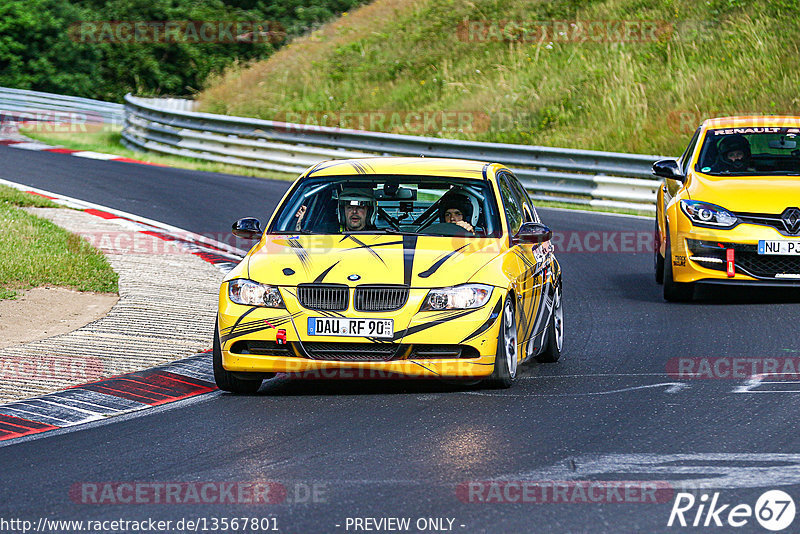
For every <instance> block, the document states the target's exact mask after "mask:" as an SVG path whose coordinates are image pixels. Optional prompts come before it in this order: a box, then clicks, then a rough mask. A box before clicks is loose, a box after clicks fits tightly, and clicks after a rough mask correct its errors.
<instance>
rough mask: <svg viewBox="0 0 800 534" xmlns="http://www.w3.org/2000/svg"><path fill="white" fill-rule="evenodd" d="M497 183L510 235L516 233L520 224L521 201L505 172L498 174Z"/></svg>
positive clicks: (521, 216)
mask: <svg viewBox="0 0 800 534" xmlns="http://www.w3.org/2000/svg"><path fill="white" fill-rule="evenodd" d="M497 185H498V186H499V187H500V197H501V198H502V199H503V207H504V208H505V212H506V219H507V220H508V231H509V232H510V233H511V234H512V235H513V234H516V233H517V232H518V231H519V227H520V226H522V220H523V212H522V201H521V200H520V199H519V198H518V197H517V196H516V194H515V193H514V191H513V188H512V187H511V185H510V184H509V180H508V175H506V174H505V173H503V174H501V175H500V176H499V179H498V181H497Z"/></svg>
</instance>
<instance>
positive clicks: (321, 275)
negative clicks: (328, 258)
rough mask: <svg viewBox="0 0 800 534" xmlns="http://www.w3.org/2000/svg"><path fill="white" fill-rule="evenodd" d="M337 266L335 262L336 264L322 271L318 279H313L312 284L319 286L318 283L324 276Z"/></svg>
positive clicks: (337, 263)
mask: <svg viewBox="0 0 800 534" xmlns="http://www.w3.org/2000/svg"><path fill="white" fill-rule="evenodd" d="M337 265H339V262H338V261H337V262H336V263H334V264H333V265H331V266H330V267H328V268H327V269H325V270H324V271H322V273H321V274H320V275H319V276H318V277H316V278H315V279H314V283H315V284H319V283H320V282H322V280H323V279H324V278H325V276H326V275H327V274H328V273H329V272H331V270H332V269H333V268H334V267H336V266H337Z"/></svg>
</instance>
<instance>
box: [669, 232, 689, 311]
mask: <svg viewBox="0 0 800 534" xmlns="http://www.w3.org/2000/svg"><path fill="white" fill-rule="evenodd" d="M693 296H694V285H693V284H687V283H685V282H676V281H675V279H674V277H673V274H672V243H670V239H669V234H667V250H666V254H665V256H664V300H667V301H669V302H686V301H689V300H692V297H693Z"/></svg>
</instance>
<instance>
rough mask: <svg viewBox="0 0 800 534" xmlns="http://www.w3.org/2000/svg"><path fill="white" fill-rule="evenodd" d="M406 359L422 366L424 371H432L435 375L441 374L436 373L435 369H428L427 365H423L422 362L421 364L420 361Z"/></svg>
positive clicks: (439, 374)
mask: <svg viewBox="0 0 800 534" xmlns="http://www.w3.org/2000/svg"><path fill="white" fill-rule="evenodd" d="M408 361H410V362H411V363H413V364H414V365H419V366H420V367H422V368H423V369H425V370H426V371H429V372H431V373H433V374H435V375H438V376H442V375H441V373H437V372H436V371H434V370H433V369H429V368H428V367H425V366H424V365H422V364H421V363H419V362H418V361H415V360H408Z"/></svg>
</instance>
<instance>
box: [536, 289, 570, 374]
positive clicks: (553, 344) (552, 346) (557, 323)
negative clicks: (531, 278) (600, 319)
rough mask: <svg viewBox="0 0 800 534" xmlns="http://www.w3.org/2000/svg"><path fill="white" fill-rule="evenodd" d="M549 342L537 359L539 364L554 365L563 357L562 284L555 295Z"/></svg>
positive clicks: (548, 336)
mask: <svg viewBox="0 0 800 534" xmlns="http://www.w3.org/2000/svg"><path fill="white" fill-rule="evenodd" d="M546 336H547V341H546V345H545V346H544V350H543V351H542V353H541V354H539V355H538V356H537V357H536V361H537V362H542V363H554V362H557V361H558V359H559V358H560V357H561V348H562V347H563V345H564V310H563V308H562V307H561V282H559V283H558V285H557V286H556V291H555V293H554V294H553V313H552V316H551V317H550V322H549V323H548V325H547V334H546Z"/></svg>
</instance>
